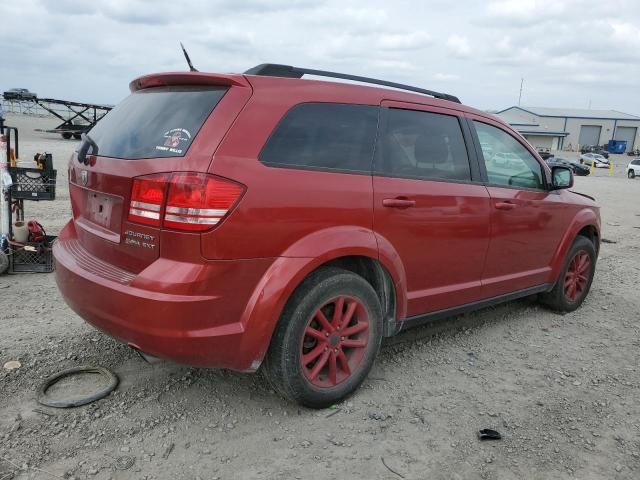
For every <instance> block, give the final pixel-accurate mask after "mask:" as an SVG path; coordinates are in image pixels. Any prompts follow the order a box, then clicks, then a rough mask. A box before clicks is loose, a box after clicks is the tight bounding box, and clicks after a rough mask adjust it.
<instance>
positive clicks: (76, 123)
mask: <svg viewBox="0 0 640 480" xmlns="http://www.w3.org/2000/svg"><path fill="white" fill-rule="evenodd" d="M4 105H5V110H6V111H7V112H14V113H25V114H32V115H38V114H43V113H44V112H47V113H48V114H51V115H53V116H54V117H57V118H59V119H60V120H61V121H62V123H61V124H60V125H58V126H57V127H55V128H52V129H50V130H42V129H36V131H38V132H48V133H59V134H60V135H62V138H66V139H70V138H75V139H78V140H79V139H80V136H81V135H82V133H83V132H86V131H88V130H90V129H91V128H92V127H93V126H94V125H95V124H96V122H97V121H98V120H100V119H101V118H102V117H104V116H105V115H106V114H107V113H108V112H109V110H111V109H112V108H113V106H112V105H98V104H93V103H82V102H72V101H69V100H58V99H55V98H9V99H6V98H5V99H4Z"/></svg>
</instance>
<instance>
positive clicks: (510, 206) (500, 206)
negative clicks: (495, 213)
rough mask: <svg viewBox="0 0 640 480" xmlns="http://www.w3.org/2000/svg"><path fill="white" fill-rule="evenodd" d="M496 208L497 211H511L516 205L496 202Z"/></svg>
mask: <svg viewBox="0 0 640 480" xmlns="http://www.w3.org/2000/svg"><path fill="white" fill-rule="evenodd" d="M496 208H497V209H498V210H513V209H514V208H516V204H515V203H512V202H497V203H496Z"/></svg>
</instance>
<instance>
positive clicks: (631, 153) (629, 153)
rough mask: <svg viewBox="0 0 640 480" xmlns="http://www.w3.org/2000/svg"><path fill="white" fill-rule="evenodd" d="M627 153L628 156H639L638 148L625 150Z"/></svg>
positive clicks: (639, 150) (639, 149)
mask: <svg viewBox="0 0 640 480" xmlns="http://www.w3.org/2000/svg"><path fill="white" fill-rule="evenodd" d="M627 155H629V156H630V157H640V148H636V149H635V150H631V151H629V152H627Z"/></svg>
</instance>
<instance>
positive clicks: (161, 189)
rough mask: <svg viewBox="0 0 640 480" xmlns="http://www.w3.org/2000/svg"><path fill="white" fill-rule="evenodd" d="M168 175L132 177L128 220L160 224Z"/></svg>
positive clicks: (153, 224) (155, 225)
mask: <svg viewBox="0 0 640 480" xmlns="http://www.w3.org/2000/svg"><path fill="white" fill-rule="evenodd" d="M167 179H168V175H166V174H158V175H147V176H145V177H138V178H134V179H133V186H132V187H131V202H130V203H129V220H130V221H132V222H137V223H142V224H144V225H151V226H154V227H159V226H160V215H161V210H162V205H163V204H164V196H165V192H166V190H167Z"/></svg>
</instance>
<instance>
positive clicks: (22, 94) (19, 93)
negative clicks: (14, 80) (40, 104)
mask: <svg viewBox="0 0 640 480" xmlns="http://www.w3.org/2000/svg"><path fill="white" fill-rule="evenodd" d="M2 96H3V97H4V99H5V100H34V99H36V98H38V95H37V94H35V93H33V92H30V91H29V90H27V89H26V88H12V89H10V90H7V91H6V92H4V93H3V94H2Z"/></svg>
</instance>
